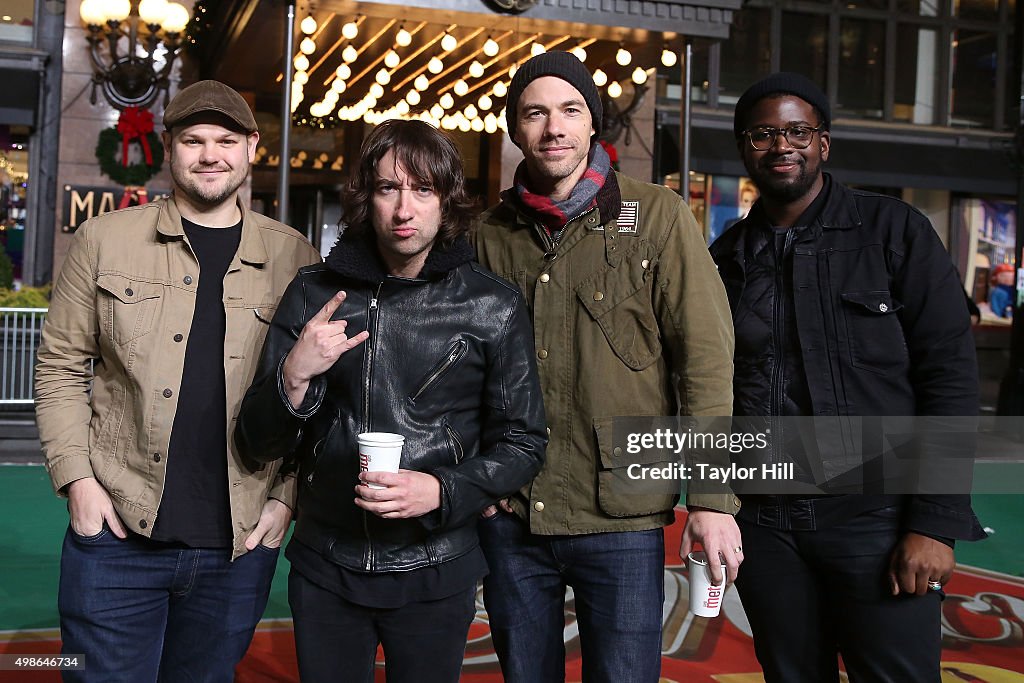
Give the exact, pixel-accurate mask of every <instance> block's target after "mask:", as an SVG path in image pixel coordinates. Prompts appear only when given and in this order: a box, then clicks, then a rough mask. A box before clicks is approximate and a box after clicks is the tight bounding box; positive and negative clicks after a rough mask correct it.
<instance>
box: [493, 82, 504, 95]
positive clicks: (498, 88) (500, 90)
mask: <svg viewBox="0 0 1024 683" xmlns="http://www.w3.org/2000/svg"><path fill="white" fill-rule="evenodd" d="M491 92H493V93H494V96H495V97H504V96H505V95H507V94H508V86H507V85H505V81H497V82H496V83H495V84H494V88H493V89H492V90H491Z"/></svg>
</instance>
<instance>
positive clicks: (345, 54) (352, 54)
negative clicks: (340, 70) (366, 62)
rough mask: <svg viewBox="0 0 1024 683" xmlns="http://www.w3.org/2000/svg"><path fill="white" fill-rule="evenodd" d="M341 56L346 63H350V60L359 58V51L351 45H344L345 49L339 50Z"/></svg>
mask: <svg viewBox="0 0 1024 683" xmlns="http://www.w3.org/2000/svg"><path fill="white" fill-rule="evenodd" d="M341 58H342V59H343V60H344V61H345V63H346V64H351V63H352V62H354V61H356V60H357V59H359V53H358V52H357V51H356V49H355V48H354V47H352V46H351V45H346V46H345V49H344V50H342V51H341Z"/></svg>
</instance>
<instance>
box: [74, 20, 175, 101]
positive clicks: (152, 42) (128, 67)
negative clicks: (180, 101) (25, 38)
mask: <svg viewBox="0 0 1024 683" xmlns="http://www.w3.org/2000/svg"><path fill="white" fill-rule="evenodd" d="M80 14H81V17H82V23H83V24H85V26H86V28H87V29H88V30H89V35H88V37H87V40H88V41H89V48H90V54H91V56H92V66H93V76H92V95H91V97H90V101H91V102H92V103H93V104H96V89H97V87H98V88H100V89H101V90H102V91H103V96H104V97H105V98H106V99H107V101H108V102H109V103H110V104H111V105H112V106H113V107H115V108H116V109H119V110H123V109H126V108H127V107H133V106H134V107H142V108H146V107H148V106H149V105H151V104H152V103H153V102H155V101H156V99H157V97H159V96H160V93H161V92H163V93H164V105H165V106H166V104H167V87H168V85H169V84H170V83H169V78H170V75H171V68H172V67H173V66H174V59H175V57H177V55H178V49H179V47H180V45H181V43H180V38H181V34H182V33H183V32H184V30H185V27H186V26H187V25H188V22H189V12H188V10H187V9H186V8H185V7H184V6H183V5H180V4H178V3H176V2H168V1H167V0H83V2H82V5H81V9H80ZM104 44H105V45H106V46H107V47H106V50H104V48H103V46H104Z"/></svg>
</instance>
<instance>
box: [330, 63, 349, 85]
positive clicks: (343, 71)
mask: <svg viewBox="0 0 1024 683" xmlns="http://www.w3.org/2000/svg"><path fill="white" fill-rule="evenodd" d="M334 75H335V76H337V77H338V78H340V79H341V80H343V81H347V80H348V79H349V77H350V76H351V75H352V69H351V68H350V67H349V65H348V64H341V65H339V66H338V68H337V69H335V70H334Z"/></svg>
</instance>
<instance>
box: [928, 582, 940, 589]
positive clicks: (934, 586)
mask: <svg viewBox="0 0 1024 683" xmlns="http://www.w3.org/2000/svg"><path fill="white" fill-rule="evenodd" d="M928 590H931V591H940V590H942V583H941V582H939V581H929V582H928Z"/></svg>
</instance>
